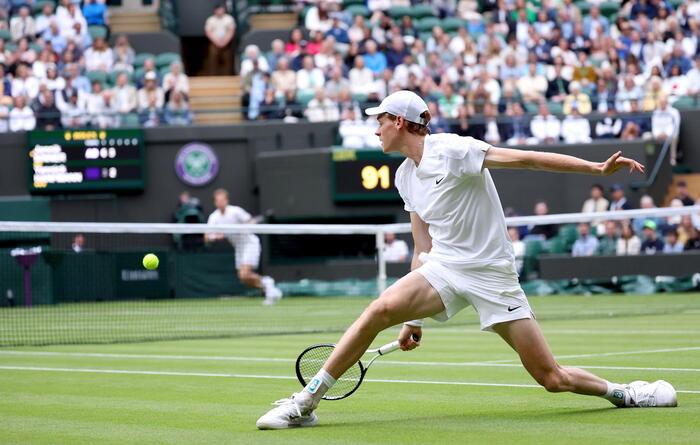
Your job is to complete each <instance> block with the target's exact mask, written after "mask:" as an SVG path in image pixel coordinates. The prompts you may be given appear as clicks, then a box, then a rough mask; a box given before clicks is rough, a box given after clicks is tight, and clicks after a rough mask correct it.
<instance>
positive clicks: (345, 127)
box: [338, 119, 381, 148]
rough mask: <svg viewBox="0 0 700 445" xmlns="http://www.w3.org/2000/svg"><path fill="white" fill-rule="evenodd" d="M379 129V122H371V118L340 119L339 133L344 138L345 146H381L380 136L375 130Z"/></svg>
mask: <svg viewBox="0 0 700 445" xmlns="http://www.w3.org/2000/svg"><path fill="white" fill-rule="evenodd" d="M376 130H377V124H376V123H374V122H371V120H370V119H368V120H366V121H363V120H362V119H355V120H349V119H344V120H341V121H340V126H339V127H338V133H339V134H340V136H341V137H342V138H343V142H342V143H343V147H344V148H368V147H377V148H378V147H380V146H381V143H380V141H379V137H377V135H376V134H374V132H375V131H376Z"/></svg>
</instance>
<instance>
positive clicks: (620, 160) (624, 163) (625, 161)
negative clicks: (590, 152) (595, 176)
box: [600, 151, 644, 176]
mask: <svg viewBox="0 0 700 445" xmlns="http://www.w3.org/2000/svg"><path fill="white" fill-rule="evenodd" d="M625 167H629V169H630V174H632V173H634V172H635V171H636V172H639V173H644V166H643V165H642V164H640V163H639V162H637V161H635V160H634V159H630V158H625V157H623V156H622V152H621V151H618V152H617V153H615V154H614V155H612V156H610V157H609V158H608V160H607V161H605V162H604V163H603V164H602V165H601V169H600V174H601V175H603V176H610V175H612V174H613V173H616V172H617V171H619V170H621V169H623V168H625Z"/></svg>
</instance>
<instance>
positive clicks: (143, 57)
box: [134, 53, 156, 67]
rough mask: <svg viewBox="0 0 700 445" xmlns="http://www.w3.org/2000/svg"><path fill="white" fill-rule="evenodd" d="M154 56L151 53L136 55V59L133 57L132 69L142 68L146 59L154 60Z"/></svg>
mask: <svg viewBox="0 0 700 445" xmlns="http://www.w3.org/2000/svg"><path fill="white" fill-rule="evenodd" d="M155 58H156V56H155V55H154V54H151V53H140V54H136V57H134V67H139V66H143V64H144V62H146V59H153V60H155Z"/></svg>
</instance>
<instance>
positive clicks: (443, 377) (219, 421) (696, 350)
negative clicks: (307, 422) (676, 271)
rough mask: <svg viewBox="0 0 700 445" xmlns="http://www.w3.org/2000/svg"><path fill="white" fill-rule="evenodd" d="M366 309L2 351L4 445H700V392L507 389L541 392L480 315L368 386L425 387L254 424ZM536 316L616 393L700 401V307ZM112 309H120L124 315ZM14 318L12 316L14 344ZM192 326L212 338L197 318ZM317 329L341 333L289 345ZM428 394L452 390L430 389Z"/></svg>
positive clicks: (0, 431) (437, 335)
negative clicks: (172, 336) (303, 363)
mask: <svg viewBox="0 0 700 445" xmlns="http://www.w3.org/2000/svg"><path fill="white" fill-rule="evenodd" d="M368 301H369V300H368V299H287V300H282V302H281V303H280V304H279V305H277V306H275V307H272V308H263V307H261V306H260V305H259V302H258V301H254V300H212V301H205V302H187V303H186V304H183V305H182V306H181V309H180V310H172V311H170V312H168V313H166V315H164V320H161V325H165V324H168V323H171V322H173V321H178V322H180V323H187V321H188V317H186V316H183V313H184V314H187V313H191V314H192V317H193V318H195V319H196V320H200V319H204V318H206V317H208V316H210V317H211V318H212V321H211V323H210V324H209V327H212V328H217V329H219V330H221V329H225V328H227V323H232V320H234V321H235V322H238V323H239V324H243V325H244V326H247V327H248V330H249V331H250V330H251V329H252V328H253V327H255V326H258V327H261V332H262V331H266V332H286V333H285V334H279V335H265V336H251V332H248V333H247V334H245V335H247V336H240V337H234V338H219V339H190V340H180V341H168V342H151V343H114V344H98V345H94V344H93V345H90V344H83V345H55V346H42V347H14V348H11V347H4V348H2V351H0V419H2V421H1V422H0V443H2V444H3V445H5V444H23V445H25V444H95V443H99V444H218V443H221V444H253V443H255V444H268V443H269V444H273V443H285V441H290V442H291V443H295V444H388V443H392V444H393V443H406V444H414V443H415V444H441V445H442V444H449V443H485V442H489V443H518V444H522V443H532V444H543V443H567V444H568V443H594V442H598V443H625V442H629V443H633V442H634V443H664V444H666V443H699V442H700V436H699V433H698V432H699V431H700V393H680V394H679V404H680V406H679V407H678V408H676V409H627V410H621V409H615V408H612V407H611V405H610V404H609V403H608V402H606V401H605V400H602V399H599V398H593V397H583V396H577V395H573V394H549V393H547V392H545V391H544V390H543V389H541V388H532V387H508V386H501V385H509V384H510V385H532V384H533V383H534V382H533V381H532V379H531V378H530V377H529V376H528V375H527V373H526V372H525V371H524V370H523V369H522V368H521V367H520V366H513V365H517V363H518V361H517V358H516V356H515V354H514V353H513V352H512V351H511V350H510V349H509V348H508V347H507V346H506V345H505V343H503V342H502V341H501V340H500V339H499V338H498V337H497V336H496V335H493V334H487V333H481V332H479V330H478V324H477V319H476V317H475V315H474V313H473V311H472V310H471V309H467V310H466V311H464V312H463V313H462V314H460V315H459V316H458V317H456V319H455V320H453V321H451V322H448V323H445V324H437V323H430V325H429V326H428V327H427V328H426V329H425V336H424V340H423V345H422V346H421V348H419V349H418V350H416V351H413V352H411V353H403V352H397V353H395V354H393V355H391V356H389V357H384V358H380V359H379V360H378V361H377V362H375V364H374V365H373V367H372V369H371V370H370V371H369V373H368V375H367V378H368V379H370V380H371V379H386V380H395V381H399V380H410V381H414V382H418V383H402V382H372V381H368V382H366V383H364V384H363V385H362V387H361V388H360V390H359V391H358V392H357V393H356V394H355V395H353V396H352V397H350V398H348V399H346V400H342V401H337V402H324V403H323V404H322V405H321V407H320V408H319V410H318V415H319V418H320V422H319V425H318V427H316V428H307V429H297V430H288V431H257V430H256V429H255V420H256V419H257V418H258V417H259V416H260V415H261V414H263V413H264V412H265V411H266V410H267V409H269V408H270V405H269V403H270V402H272V401H274V400H275V399H278V398H282V397H286V396H288V395H289V394H290V393H291V392H293V391H296V390H298V388H299V385H298V383H297V382H296V380H294V379H292V378H291V377H292V376H293V375H294V371H293V366H294V363H293V361H294V358H295V357H296V355H297V354H298V353H299V351H301V350H302V349H303V348H304V347H305V346H308V345H310V344H313V343H318V342H325V341H335V340H337V338H338V335H339V334H338V333H336V332H333V331H335V330H336V329H339V328H340V327H341V326H344V325H347V324H348V323H349V322H350V321H352V319H353V318H354V317H356V316H357V314H358V313H359V312H360V310H361V308H362V307H363V306H364V305H365V304H367V302H368ZM531 303H532V305H533V307H534V309H535V311H536V313H537V315H538V317H539V319H540V322H541V325H542V328H543V330H544V332H545V335H546V336H547V338H548V340H549V342H550V344H551V346H552V349H553V350H554V352H555V354H556V355H557V356H558V357H559V358H560V362H561V363H563V364H566V365H576V366H582V367H589V370H590V371H592V372H594V373H596V374H598V375H600V376H601V377H604V378H607V379H610V380H612V381H619V382H628V381H631V380H636V379H644V380H655V379H666V380H668V381H670V382H672V383H673V384H674V385H675V386H676V388H677V389H679V390H684V391H696V392H697V391H700V295H698V294H676V295H672V294H659V295H652V296H625V295H608V296H592V297H576V296H566V297H560V296H551V297H535V298H532V299H531ZM99 307H100V309H101V310H102V309H105V308H108V309H109V310H110V311H113V313H116V312H118V311H119V306H118V305H113V306H111V307H110V306H108V305H102V306H99ZM144 307H145V306H144ZM198 308H199V311H198ZM205 308H207V309H205ZM213 309H216V310H213ZM43 310H44V313H43V316H44V319H43V321H44V322H47V323H54V324H56V322H55V320H56V319H55V317H54V318H52V316H51V315H52V314H51V308H45V309H43ZM61 310H63V311H67V309H66V308H62V309H61ZM148 310H150V309H147V310H146V311H147V312H148ZM7 313H8V312H7V311H6V312H5V313H2V311H0V317H5V318H0V335H4V336H7V335H8V332H7V326H8V324H7V321H8V319H9V317H8V316H7ZM13 313H17V311H14V312H13ZM168 314H169V315H168ZM212 314H218V315H219V316H214V315H212ZM310 314H317V315H318V314H323V315H324V316H326V317H328V320H332V322H328V323H320V324H319V323H315V322H314V323H311V324H308V323H307V325H306V326H305V325H304V324H302V323H301V321H302V320H304V319H306V320H308V318H309V315H310ZM53 315H55V314H53ZM150 315H151V317H152V316H153V313H151V314H150ZM13 317H15V318H14V319H15V320H16V316H14V315H13ZM134 317H136V319H138V314H136V315H134V314H132V317H131V323H132V324H131V325H130V326H129V325H128V324H127V325H126V326H121V327H122V328H123V329H121V330H120V329H118V328H119V326H111V325H109V324H108V325H107V326H104V328H105V329H106V330H112V331H114V332H117V333H120V334H124V332H126V331H128V330H131V331H132V333H133V331H134V330H138V329H142V330H143V329H151V328H148V327H147V325H146V324H141V323H142V322H143V323H145V320H146V319H145V318H143V319H142V320H141V321H139V322H136V321H134ZM171 317H172V318H171ZM52 320H54V321H52ZM104 320H105V322H107V320H108V318H104ZM112 320H114V319H112ZM93 321H94V320H93ZM83 323H84V326H83V327H87V328H89V329H88V332H95V331H94V329H96V328H95V327H94V325H96V324H98V323H92V324H90V323H88V322H87V321H85V320H83ZM112 323H115V322H114V321H113V322H112ZM116 324H120V323H116ZM195 325H196V326H199V328H200V329H202V327H203V326H205V324H203V323H200V322H199V321H197V322H196V323H195ZM27 326H29V325H28V324H27V323H26V320H25V321H24V322H22V323H15V325H14V327H15V328H16V329H20V330H22V329H27ZM60 327H61V326H58V325H56V326H54V328H55V330H54V332H65V329H58V328H60ZM127 327H128V329H127ZM307 328H309V329H310V328H313V329H314V330H315V329H318V330H324V329H327V330H329V331H328V332H316V333H313V332H307V333H291V332H301V331H304V330H305V329H307ZM212 331H213V329H212ZM20 332H22V331H20ZM22 333H25V332H22ZM241 335H244V334H241ZM395 335H396V330H395V329H392V330H388V331H387V332H384V333H382V334H381V335H380V337H379V338H378V339H377V341H376V343H375V344H381V343H383V342H388V341H391V340H392V339H393V338H394V337H395ZM659 350H666V351H664V352H661V351H659ZM8 351H19V352H23V353H22V354H11V353H8ZM611 353H615V354H611ZM617 353H624V354H617ZM91 354H92V355H91ZM125 355H129V356H128V357H127V356H125ZM155 356H159V357H155ZM574 356H577V357H574ZM198 357H199V358H198ZM254 359H257V360H254ZM272 359H275V360H272ZM402 362H404V363H402ZM405 362H412V363H405ZM485 362H495V363H485ZM476 363H479V364H481V365H479V366H477V365H475V364H476ZM9 368H22V369H9ZM28 368H45V369H43V370H30V369H28ZM46 368H53V369H54V370H53V371H52V370H48V369H46ZM57 368H58V369H62V370H60V371H59V370H55V369H57ZM623 368H645V369H623ZM660 368H664V369H660ZM672 368H673V369H672ZM79 370H83V371H85V370H87V372H80V371H79ZM98 370H106V371H108V372H107V373H100V372H96V371H98ZM116 371H124V372H131V373H116ZM149 373H151V374H149ZM165 373H169V374H165ZM255 376H258V377H255ZM268 376H279V377H285V378H283V379H272V378H269V377H268ZM427 381H432V382H442V383H439V384H428V383H419V382H427ZM448 383H462V384H448ZM463 383H471V384H475V385H464V384H463ZM486 383H491V384H495V385H499V386H484V385H483V384H486Z"/></svg>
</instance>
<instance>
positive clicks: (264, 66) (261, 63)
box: [241, 56, 270, 78]
mask: <svg viewBox="0 0 700 445" xmlns="http://www.w3.org/2000/svg"><path fill="white" fill-rule="evenodd" d="M257 60H258V69H260V71H262V72H263V73H269V72H270V64H269V63H267V59H266V58H264V57H263V56H258V59H257ZM251 71H253V60H251V59H245V60H244V61H243V62H241V78H244V77H245V76H246V74H248V73H249V72H251Z"/></svg>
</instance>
